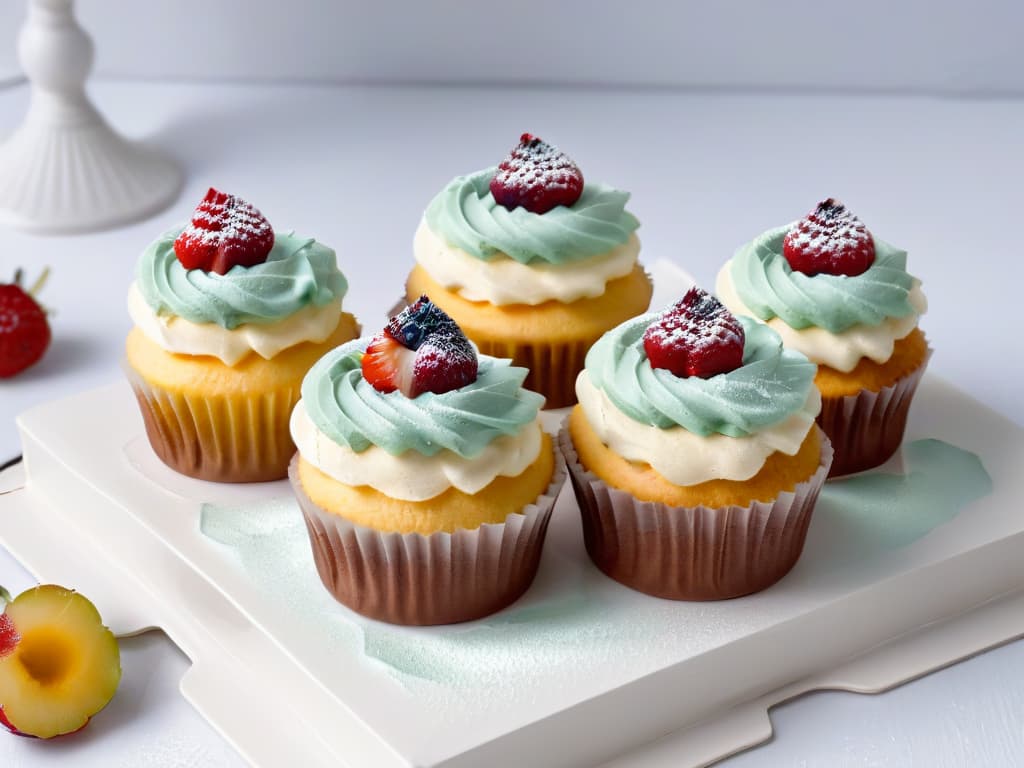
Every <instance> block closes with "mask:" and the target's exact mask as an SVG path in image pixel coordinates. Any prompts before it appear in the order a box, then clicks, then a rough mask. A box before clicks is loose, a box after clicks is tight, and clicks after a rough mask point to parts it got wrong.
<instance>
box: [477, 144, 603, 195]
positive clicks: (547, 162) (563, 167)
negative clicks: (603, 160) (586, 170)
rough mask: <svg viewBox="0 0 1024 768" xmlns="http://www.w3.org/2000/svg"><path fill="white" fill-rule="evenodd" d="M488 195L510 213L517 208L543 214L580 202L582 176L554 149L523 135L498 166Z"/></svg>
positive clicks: (565, 157) (556, 148)
mask: <svg viewBox="0 0 1024 768" xmlns="http://www.w3.org/2000/svg"><path fill="white" fill-rule="evenodd" d="M491 194H492V195H494V199H495V200H497V201H498V203H499V204H500V205H503V206H505V207H506V208H508V209H509V210H510V211H511V210H514V209H515V208H517V207H519V206H520V205H521V206H523V208H525V209H526V210H528V211H532V212H533V213H546V212H547V211H550V210H551V209H552V208H554V207H555V206H557V205H572V204H573V203H575V202H576V201H577V200H579V199H580V195H581V194H583V173H582V172H581V171H580V169H579V168H578V167H577V166H576V163H574V162H573V161H572V160H570V159H569V156H568V155H566V154H565V153H564V152H562V151H561V150H559V149H558V147H553V146H551V145H550V144H548V143H546V142H544V141H542V140H541V139H538V138H537V137H536V136H531V135H530V134H528V133H524V134H523V135H522V136H521V137H520V138H519V145H518V146H517V147H515V148H514V149H513V150H512V151H511V152H510V153H509V155H508V157H506V158H505V159H504V160H502V161H501V164H500V165H499V166H498V171H497V173H495V174H494V178H493V179H491Z"/></svg>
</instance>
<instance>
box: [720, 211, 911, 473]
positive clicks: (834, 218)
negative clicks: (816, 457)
mask: <svg viewBox="0 0 1024 768" xmlns="http://www.w3.org/2000/svg"><path fill="white" fill-rule="evenodd" d="M716 291H717V293H718V295H719V297H720V298H721V300H722V302H723V303H724V304H725V305H726V306H728V307H729V308H730V309H732V310H733V311H734V312H738V313H743V314H749V315H752V316H753V317H755V318H757V319H759V320H761V321H762V322H765V323H767V324H768V325H769V326H770V327H771V328H773V329H774V330H775V331H776V332H777V333H778V334H779V335H780V336H781V337H782V340H783V342H784V343H785V345H786V346H787V347H790V348H792V349H796V350H799V351H800V352H802V353H803V354H805V355H806V356H807V357H808V358H809V359H810V360H812V361H813V362H815V363H817V365H818V374H817V376H816V379H815V383H816V385H817V386H818V389H820V390H821V394H822V409H821V415H820V416H819V418H818V421H819V424H820V425H821V427H822V429H824V430H825V433H826V434H828V436H829V438H830V439H831V441H832V445H833V448H834V449H835V462H834V463H833V465H832V475H833V476H838V475H845V474H848V473H851V472H858V471H861V470H865V469H870V468H871V467H875V466H878V465H879V464H882V463H883V462H885V461H886V460H887V459H888V458H889V457H890V456H892V454H893V453H895V451H896V449H897V448H899V445H900V443H901V442H902V441H903V432H904V429H905V427H906V422H907V414H908V412H909V410H910V404H911V401H912V399H913V396H914V392H915V390H916V389H917V385H918V382H919V381H920V380H921V376H922V375H923V374H924V370H925V366H926V365H927V362H928V358H929V356H930V350H929V348H928V343H927V341H926V339H925V337H924V334H923V333H922V332H921V330H920V329H919V328H918V318H919V316H920V315H922V314H924V312H925V311H926V309H927V301H926V300H925V296H924V293H923V292H922V291H921V281H920V280H918V279H917V278H915V277H914V276H913V275H911V274H910V273H909V272H907V252H906V251H904V250H901V249H899V248H896V247H894V246H892V245H890V244H889V243H887V242H885V241H884V240H882V239H880V238H878V237H875V236H874V235H872V234H871V233H870V232H869V231H868V229H867V228H866V227H865V226H864V224H863V223H861V221H860V220H859V219H857V217H855V216H853V215H852V214H851V213H850V212H849V211H848V210H847V209H846V207H845V206H844V205H843V204H842V203H840V202H838V201H836V200H834V199H832V198H829V199H827V200H824V201H822V202H821V203H819V204H818V205H817V207H816V208H815V210H813V211H812V212H810V213H809V214H808V215H807V216H805V217H804V218H803V219H801V220H800V221H797V222H794V223H793V224H789V225H786V226H783V227H777V228H775V229H771V230H769V231H767V232H765V233H764V234H762V235H760V236H758V237H757V238H755V239H754V240H753V241H751V242H749V243H747V244H745V245H743V246H741V247H740V248H739V249H738V250H737V251H736V254H735V255H734V256H733V258H732V260H730V261H729V262H727V263H726V264H725V266H724V267H723V268H722V269H721V271H720V272H719V274H718V279H717V284H716Z"/></svg>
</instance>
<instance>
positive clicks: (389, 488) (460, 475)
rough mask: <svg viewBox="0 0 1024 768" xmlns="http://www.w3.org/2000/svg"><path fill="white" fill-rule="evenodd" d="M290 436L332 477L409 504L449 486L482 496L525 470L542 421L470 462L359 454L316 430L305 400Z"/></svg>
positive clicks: (438, 456)
mask: <svg viewBox="0 0 1024 768" xmlns="http://www.w3.org/2000/svg"><path fill="white" fill-rule="evenodd" d="M291 433H292V440H294V441H295V445H296V447H297V448H298V449H299V454H300V455H301V456H302V458H303V459H305V460H306V461H308V462H309V463H310V464H312V465H313V466H314V467H316V468H317V469H319V470H320V471H321V472H323V473H324V474H325V475H327V476H328V477H331V478H333V479H335V480H337V481H338V482H339V483H344V484H345V485H352V486H357V485H368V486H370V487H371V488H373V489H375V490H377V491H380V492H381V493H383V494H384V495H386V496H390V497H391V498H393V499H403V500H405V501H425V500H426V499H432V498H434V497H435V496H437V495H438V494H441V493H444V492H445V491H446V490H448V489H449V488H457V489H458V490H460V491H462V492H463V493H469V494H473V493H477V492H478V491H480V490H481V489H483V488H485V487H487V486H488V485H490V484H491V483H492V482H493V481H494V479H495V478H496V477H499V476H505V477H515V476H517V475H520V474H522V473H523V472H525V471H526V468H527V467H529V466H530V465H531V464H533V462H535V461H536V460H537V457H538V456H539V455H540V450H541V428H540V422H539V421H532V422H530V423H529V424H527V425H526V426H525V427H523V428H522V429H521V430H520V431H519V432H517V433H516V434H514V435H502V436H500V437H497V438H495V439H494V440H492V441H491V442H490V443H489V444H488V445H487V446H486V447H485V448H484V449H483V451H482V452H481V453H480V454H479V455H477V456H474V457H473V458H471V459H467V458H463V457H462V456H459V455H458V454H457V453H455V452H453V451H450V450H447V449H444V450H441V451H438V452H437V453H435V454H434V455H433V456H425V455H423V454H422V453H420V452H419V451H411V450H410V451H405V452H404V453H402V454H400V455H398V456H393V455H391V454H390V453H388V452H387V451H385V450H384V449H383V448H380V447H378V446H376V445H371V446H370V447H369V448H367V449H366V450H363V451H359V452H358V453H357V452H356V451H353V450H352V449H351V448H349V447H348V446H346V445H341V444H339V443H337V442H335V441H334V440H332V439H331V438H330V437H328V436H327V435H325V434H324V433H323V432H321V431H320V430H319V429H317V427H316V425H315V424H314V423H313V421H312V419H310V418H309V414H308V413H307V411H306V407H305V405H304V404H303V402H302V400H299V402H298V403H297V404H296V406H295V410H293V411H292V418H291Z"/></svg>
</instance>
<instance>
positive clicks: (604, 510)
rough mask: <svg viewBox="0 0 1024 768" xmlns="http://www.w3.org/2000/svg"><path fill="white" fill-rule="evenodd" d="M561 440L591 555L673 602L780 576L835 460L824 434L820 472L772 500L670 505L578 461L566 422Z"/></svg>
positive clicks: (615, 574) (722, 594)
mask: <svg viewBox="0 0 1024 768" xmlns="http://www.w3.org/2000/svg"><path fill="white" fill-rule="evenodd" d="M558 442H559V448H560V449H561V451H562V455H563V457H564V458H565V462H566V465H567V467H568V472H569V479H570V481H571V482H572V486H573V490H574V491H575V493H576V499H577V501H578V502H579V507H580V515H581V517H582V521H583V539H584V542H585V544H586V547H587V552H588V553H589V554H590V558H591V559H592V560H593V561H594V563H595V564H596V565H597V567H598V568H600V569H601V570H602V571H604V572H605V574H607V575H608V576H610V577H611V578H613V579H615V580H616V581H618V582H621V583H622V584H625V585H626V586H627V587H630V588H632V589H635V590H638V591H640V592H645V593H647V594H649V595H654V596H656V597H664V598H668V599H671V600H723V599H726V598H731V597H740V596H741V595H748V594H751V593H752V592H758V591H760V590H762V589H765V588H766V587H769V586H771V585H772V584H774V583H775V582H776V581H778V580H779V579H781V578H782V577H783V576H785V575H786V574H787V573H788V572H789V571H790V569H792V567H793V566H794V565H795V564H796V561H797V559H798V558H799V557H800V553H801V551H803V546H804V539H805V538H806V536H807V527H808V525H809V524H810V521H811V513H812V512H813V510H814V504H815V502H816V501H817V499H818V493H819V492H820V491H821V487H822V485H823V484H824V482H825V476H826V475H827V474H828V469H829V466H830V465H831V463H832V448H831V445H830V444H829V441H828V438H827V437H826V436H825V435H824V434H822V435H821V446H822V447H821V461H820V464H819V465H818V469H817V471H816V472H815V473H814V474H813V475H811V477H810V478H809V479H807V480H805V481H803V482H802V483H798V484H797V486H796V487H795V488H794V489H793V490H792V491H783V492H782V493H780V494H779V495H778V497H777V498H776V499H775V500H774V501H770V502H764V501H754V502H752V503H751V504H749V505H748V506H745V507H741V506H738V505H731V506H728V507H720V508H709V507H704V506H698V507H673V506H669V505H668V504H663V503H660V502H654V501H642V500H640V499H637V498H636V497H634V496H633V495H632V494H630V493H628V492H627V491H623V490H620V489H618V488H614V487H612V486H610V485H608V484H607V483H605V482H604V481H603V480H601V479H599V478H598V477H597V476H596V475H595V474H594V473H593V472H590V471H589V470H587V469H586V468H585V467H583V465H582V464H580V461H579V457H578V456H577V454H576V449H575V448H574V447H573V444H572V438H571V437H570V436H569V432H568V428H566V427H563V428H562V431H561V433H560V434H559V437H558Z"/></svg>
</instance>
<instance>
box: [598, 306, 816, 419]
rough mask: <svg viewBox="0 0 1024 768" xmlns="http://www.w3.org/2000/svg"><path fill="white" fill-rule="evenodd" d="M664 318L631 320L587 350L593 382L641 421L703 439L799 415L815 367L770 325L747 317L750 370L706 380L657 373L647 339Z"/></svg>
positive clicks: (660, 370) (746, 367)
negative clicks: (646, 333)
mask: <svg viewBox="0 0 1024 768" xmlns="http://www.w3.org/2000/svg"><path fill="white" fill-rule="evenodd" d="M657 317H658V315H657V314H648V315H640V316H639V317H634V318H633V319H631V320H627V321H626V322H624V323H623V324H622V325H619V326H618V327H616V328H613V329H612V330H611V331H609V332H608V333H606V334H605V335H604V336H602V337H601V338H600V339H599V340H598V342H597V343H596V344H595V345H594V346H593V347H591V348H590V351H589V352H588V353H587V359H586V369H587V374H588V375H589V376H590V381H591V383H592V384H593V385H594V386H595V387H597V388H598V389H600V390H602V391H603V392H604V393H605V394H606V395H607V396H608V399H609V400H611V401H612V403H613V404H614V405H615V407H616V408H618V409H619V410H620V411H622V412H623V413H624V414H626V415H627V416H629V417H630V418H631V419H633V420H634V421H638V422H640V423H641V424H650V425H651V426H653V427H658V428H660V429H668V428H670V427H675V426H680V427H683V428H684V429H686V430H688V431H690V432H693V433H695V434H698V435H701V436H707V435H710V434H714V433H718V434H722V435H728V436H729V437H745V436H747V435H751V434H754V433H755V432H758V431H760V430H762V429H765V428H766V427H770V426H773V425H775V424H778V423H779V422H781V421H783V420H784V419H786V418H788V417H789V416H791V415H792V414H794V413H796V412H797V411H798V410H799V409H800V408H801V407H802V406H803V404H804V402H805V401H806V400H807V395H808V393H809V392H810V390H811V387H812V386H814V374H815V373H816V372H817V366H815V365H814V363H812V362H810V361H808V359H807V358H806V357H804V356H803V355H802V354H800V353H799V352H796V351H794V350H790V349H783V347H782V339H781V338H780V337H779V334H777V333H776V332H775V331H773V330H772V329H771V328H769V327H768V326H767V325H763V324H761V323H758V322H757V321H756V320H754V319H752V318H749V317H743V316H739V317H738V319H739V321H740V323H741V324H742V325H743V332H744V334H745V337H746V341H745V343H744V346H743V365H742V366H740V367H739V368H737V369H736V370H733V371H729V372H728V373H720V374H718V375H717V376H712V377H710V378H707V379H702V378H700V377H697V376H689V377H685V378H681V377H679V376H676V375H674V374H673V373H671V372H670V371H667V370H665V369H664V368H652V367H651V364H650V363H649V362H648V361H647V354H646V352H644V344H643V336H644V331H646V330H647V326H648V325H650V324H651V323H652V322H653V321H654V320H655V319H657Z"/></svg>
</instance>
